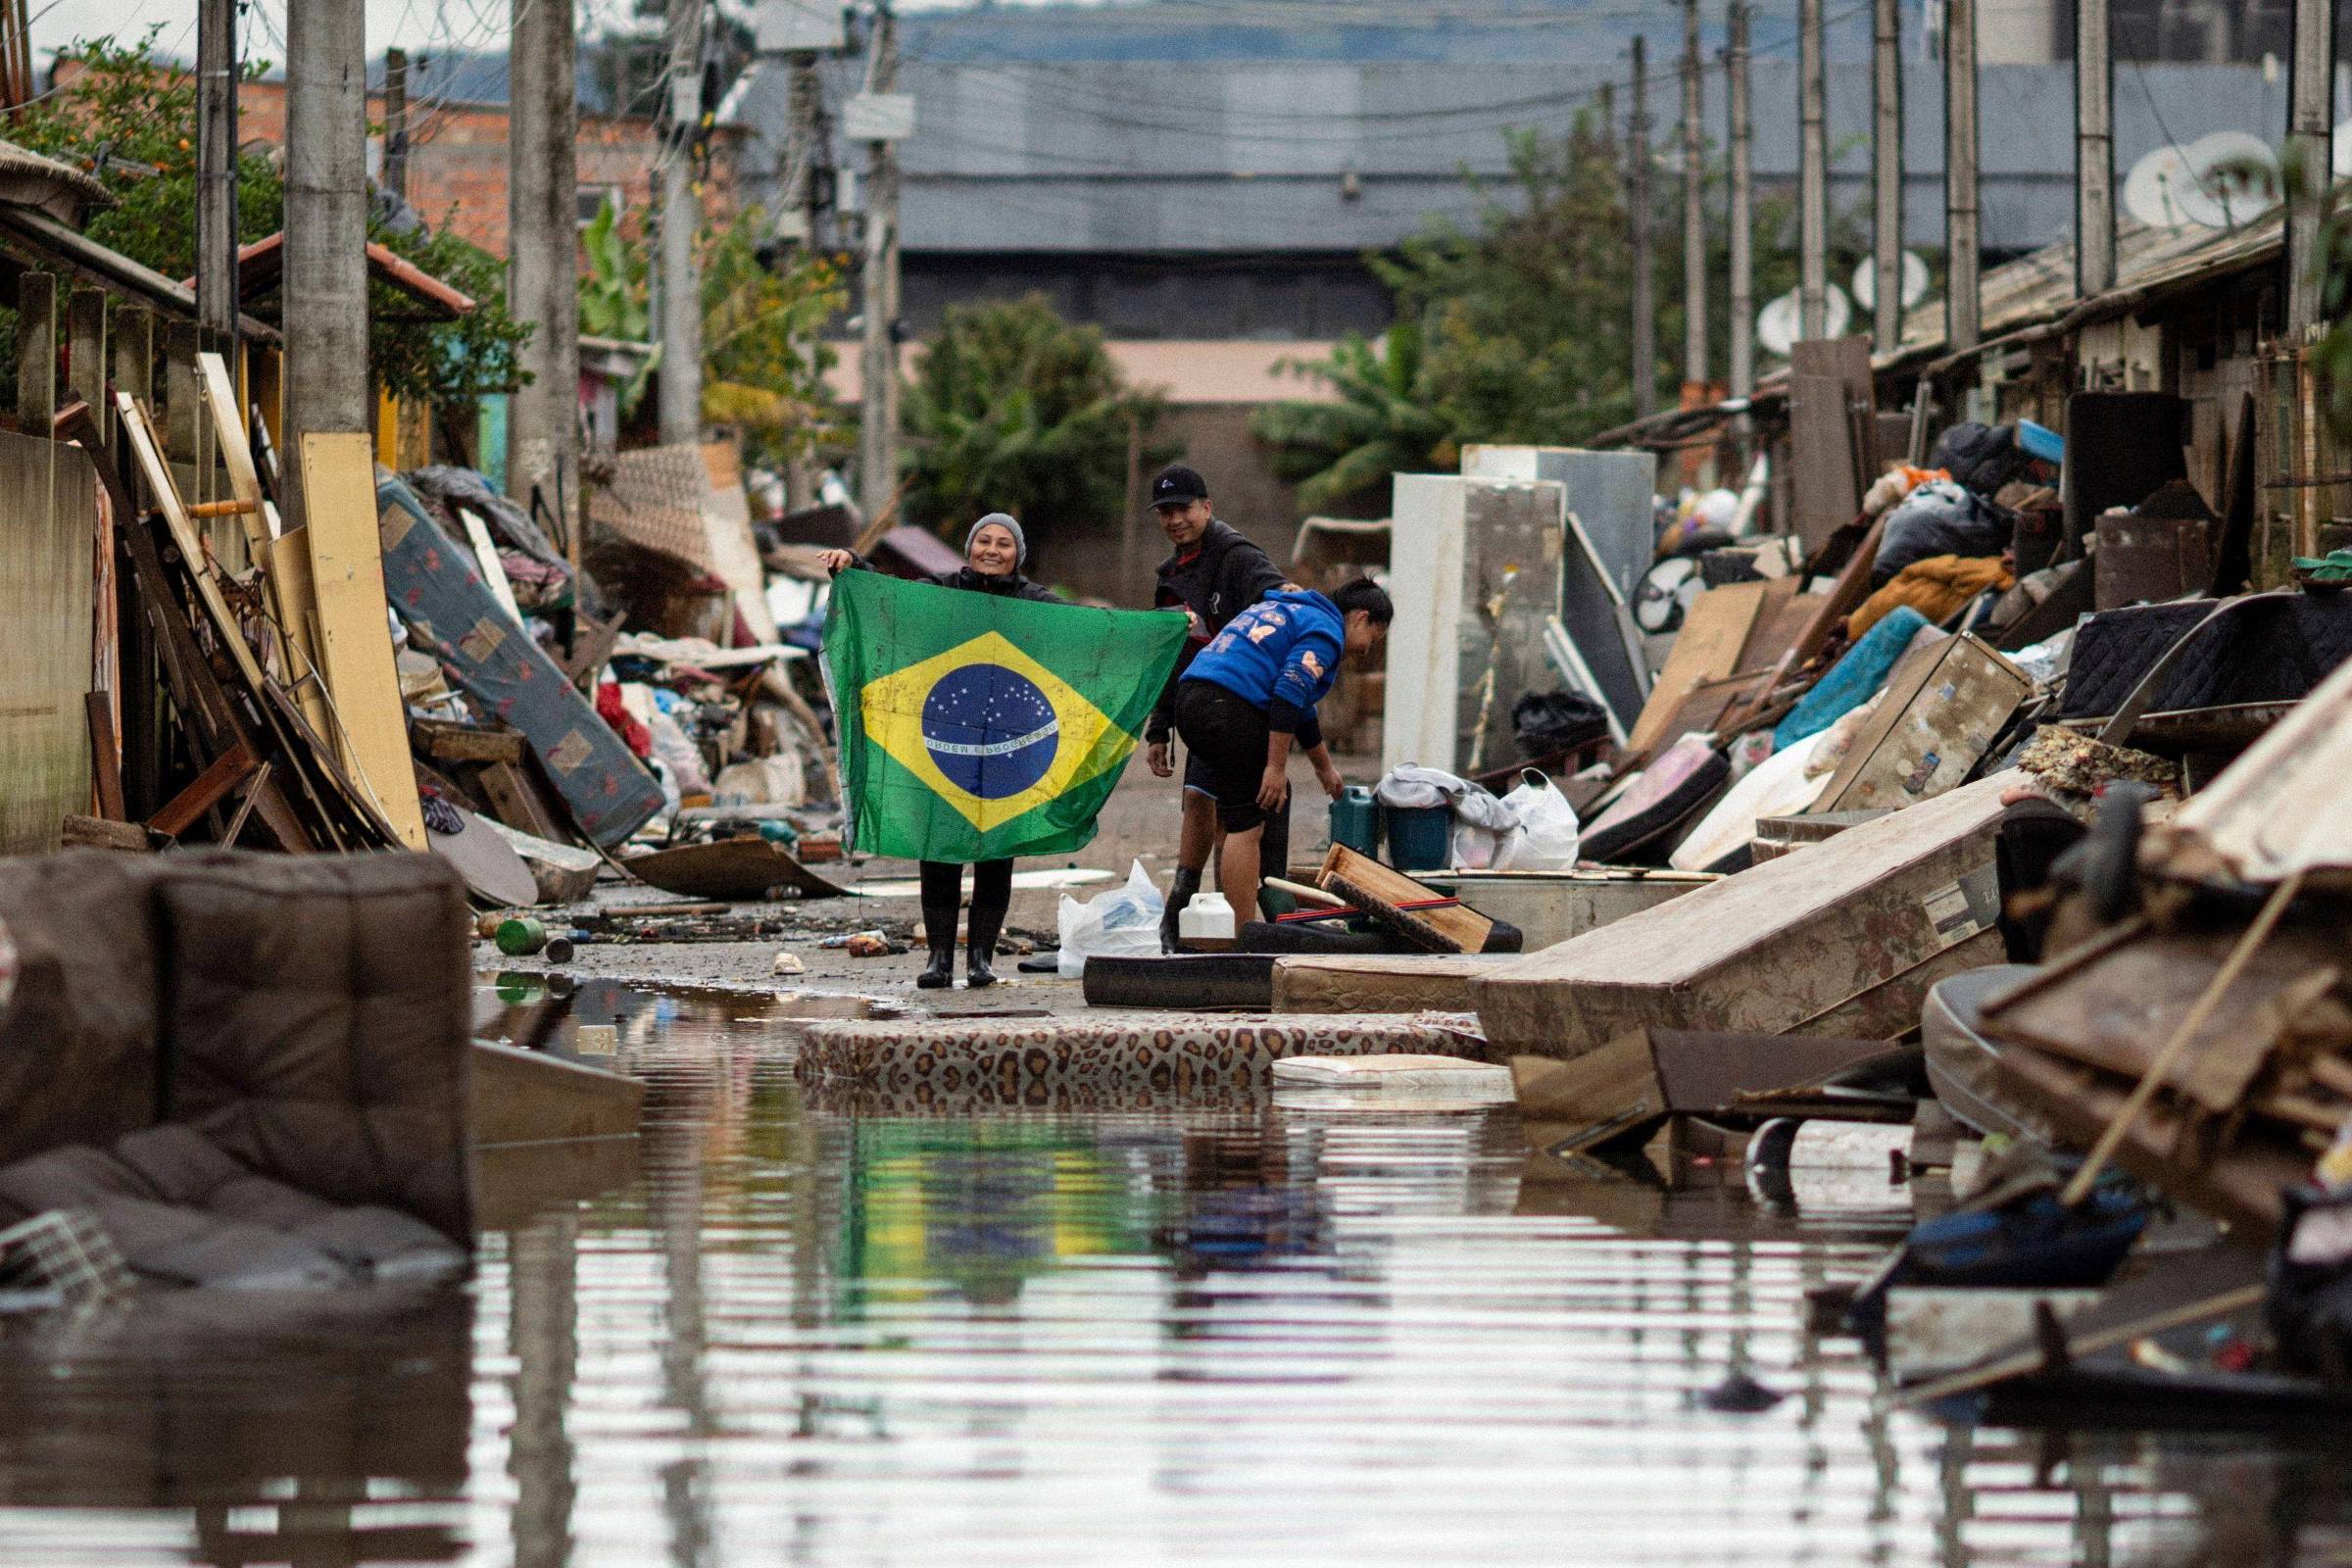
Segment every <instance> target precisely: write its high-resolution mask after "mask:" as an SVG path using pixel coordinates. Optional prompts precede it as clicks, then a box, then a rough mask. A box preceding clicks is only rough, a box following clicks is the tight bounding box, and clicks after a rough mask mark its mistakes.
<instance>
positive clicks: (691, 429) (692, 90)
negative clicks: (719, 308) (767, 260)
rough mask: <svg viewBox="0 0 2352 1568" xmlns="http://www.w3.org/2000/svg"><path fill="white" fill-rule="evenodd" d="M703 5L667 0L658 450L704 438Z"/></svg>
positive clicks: (701, 0) (694, 0)
mask: <svg viewBox="0 0 2352 1568" xmlns="http://www.w3.org/2000/svg"><path fill="white" fill-rule="evenodd" d="M703 6H704V0H669V40H668V41H669V94H668V99H667V106H668V107H667V123H665V124H664V125H663V127H662V129H663V135H662V325H661V334H662V368H661V374H660V381H661V416H662V445H664V446H672V445H676V444H679V443H682V442H689V441H700V440H702V438H703V270H702V267H701V266H700V264H699V263H697V261H696V260H695V254H694V239H695V231H696V230H697V229H698V228H699V227H700V226H701V224H702V216H703V215H702V202H701V200H700V199H699V198H698V196H697V195H696V193H695V178H694V152H695V142H696V139H697V137H698V135H699V133H700V130H701V127H702V119H703Z"/></svg>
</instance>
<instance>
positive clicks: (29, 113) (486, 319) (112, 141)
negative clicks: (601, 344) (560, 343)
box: [5, 25, 531, 399]
mask: <svg viewBox="0 0 2352 1568" xmlns="http://www.w3.org/2000/svg"><path fill="white" fill-rule="evenodd" d="M161 30H162V29H161V26H160V25H158V26H155V27H150V28H148V29H147V31H145V32H144V33H142V34H140V35H139V36H138V37H137V38H136V39H133V40H131V41H129V42H123V41H120V40H118V39H115V38H111V37H110V38H98V39H91V40H85V41H82V42H77V43H74V44H73V45H71V46H70V47H68V48H66V49H64V50H62V51H60V53H59V56H58V70H59V73H60V74H61V75H64V76H65V77H66V78H67V81H66V85H65V87H64V88H63V89H62V90H60V91H57V92H54V93H50V94H48V95H46V96H44V97H40V98H36V99H34V100H33V101H32V102H31V103H28V104H25V105H24V106H22V107H20V108H19V109H17V110H16V111H15V112H14V113H12V114H11V115H10V116H9V117H8V122H7V125H8V128H7V130H6V132H5V134H6V136H7V138H8V139H9V140H11V141H13V142H15V143H16V144H17V145H19V146H21V147H25V148H28V149H30V150H31V151H33V152H37V153H43V154H46V155H47V156H49V157H51V158H55V159H58V160H60V161H61V162H64V163H67V164H71V165H73V167H75V168H77V169H81V170H84V171H86V172H90V173H92V174H94V175H96V176H97V178H98V180H99V181H100V183H102V184H104V185H105V186H106V188H107V190H108V192H109V193H110V194H112V195H113V196H114V197H115V200H116V203H117V205H116V206H114V207H112V208H110V209H107V210H106V211H103V212H99V213H97V214H95V215H93V216H92V218H91V219H90V221H89V223H88V225H87V229H86V232H87V233H88V234H89V236H90V238H92V239H94V240H96V241H98V242H99V243H100V244H102V245H106V246H110V247H112V248H113V249H115V250H118V251H121V252H122V253H123V255H125V256H128V257H129V258H131V259H132V260H133V261H136V262H142V263H144V264H146V265H147V266H149V267H151V268H153V269H155V270H157V271H159V272H161V273H163V274H164V275H165V276H167V277H188V276H190V275H192V274H193V273H194V272H195V270H196V151H195V142H196V80H195V76H194V74H193V73H191V72H189V71H188V70H186V69H185V68H183V67H179V66H174V65H172V64H169V63H167V62H164V61H159V60H157V59H156V58H155V40H156V35H157V34H158V32H160V31H161ZM267 69H268V67H267V63H266V62H261V61H255V62H251V63H249V64H248V66H247V67H246V72H247V75H248V77H249V78H258V77H259V76H260V75H261V74H262V73H264V72H265V71H266V70H267ZM284 221H285V183H284V180H283V178H282V177H281V176H280V174H279V173H278V171H277V169H276V168H275V167H274V165H273V164H272V163H271V161H270V159H269V158H267V157H264V156H261V155H259V154H254V153H246V154H244V155H242V156H241V157H240V158H239V159H238V163H237V238H238V242H239V243H241V244H250V243H252V242H253V241H255V240H257V239H264V238H267V237H268V236H270V234H273V233H275V232H277V231H278V229H279V228H281V227H283V226H284ZM368 237H369V238H370V239H373V240H377V241H379V242H381V243H382V244H383V245H384V246H385V248H387V249H388V250H390V251H392V252H393V253H394V254H395V255H398V256H401V257H403V258H405V259H406V260H408V261H411V262H414V263H415V264H416V265H417V266H418V267H420V268H422V269H423V270H426V271H428V272H430V273H432V274H433V275H434V276H436V277H438V278H440V279H441V280H442V281H443V282H446V283H448V284H450V285H451V286H452V287H455V288H457V289H460V290H462V291H463V292H465V293H466V294H467V295H469V296H471V297H472V299H473V301H474V303H475V309H474V311H473V312H472V314H470V315H468V316H466V317H464V318H462V319H459V320H456V321H421V320H418V319H417V313H416V311H415V310H414V309H412V308H408V307H407V306H406V305H405V303H404V302H403V301H402V299H401V298H400V296H399V295H398V294H397V293H396V292H395V291H393V290H391V289H390V288H389V287H388V286H387V285H385V284H382V283H377V282H371V283H370V285H369V307H370V308H369V311H368V354H369V359H370V361H371V364H372V366H373V368H374V370H375V373H376V375H377V377H378V379H379V380H381V382H382V383H383V385H384V387H385V389H386V390H388V391H390V392H392V393H393V394H395V395H397V396H418V395H430V396H434V397H438V398H445V399H462V398H467V397H474V396H479V395H480V394H482V393H485V392H496V391H505V390H507V389H509V388H511V387H513V386H514V385H515V383H516V381H517V380H518V378H519V377H518V374H517V371H516V368H515V348H516V347H517V346H518V345H520V344H521V343H522V342H524V341H525V340H526V339H527V338H528V337H529V336H530V333H531V328H530V327H529V326H527V325H523V324H520V323H517V322H515V320H514V319H512V318H510V317H509V316H508V315H507V308H506V269H505V268H504V267H503V266H501V265H500V264H499V262H498V261H497V259H496V258H494V257H492V256H490V255H489V254H488V253H487V252H485V251H483V250H481V249H480V248H479V247H477V246H474V245H471V244H469V243H467V242H466V240H464V239H462V238H460V237H459V236H458V235H456V234H454V233H451V232H449V231H448V230H447V229H446V228H443V229H439V230H435V229H432V228H430V227H425V226H411V227H408V228H406V229H404V230H395V229H392V228H390V227H388V226H387V225H385V224H383V223H381V222H380V221H377V220H375V219H373V218H371V220H370V222H369V227H368ZM251 308H252V309H253V310H254V313H255V314H257V315H263V316H267V315H268V314H269V308H268V306H267V304H266V302H262V301H255V302H252V306H251ZM10 325H11V327H12V329H13V325H14V322H13V319H12V320H11V322H10Z"/></svg>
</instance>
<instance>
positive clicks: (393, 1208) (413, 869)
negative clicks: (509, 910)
mask: <svg viewBox="0 0 2352 1568" xmlns="http://www.w3.org/2000/svg"><path fill="white" fill-rule="evenodd" d="M0 908H5V909H6V910H7V915H6V920H7V930H8V934H9V937H10V939H11V940H12V941H13V943H14V945H15V948H16V952H17V961H18V974H17V987H16V992H15V995H14V997H13V999H12V1000H11V1001H10V1002H9V1003H8V1005H7V1006H6V1008H5V1010H4V1011H0V1103H6V1104H8V1105H9V1106H10V1107H11V1112H12V1113H11V1115H10V1116H9V1117H8V1118H7V1120H6V1122H5V1125H0V1209H4V1210H6V1211H7V1212H6V1216H5V1217H6V1218H7V1219H16V1218H20V1217H23V1216H24V1214H25V1212H27V1211H28V1210H30V1209H37V1208H41V1207H49V1206H74V1207H88V1208H92V1209H94V1210H95V1211H96V1212H97V1213H98V1215H99V1217H100V1220H101V1222H102V1224H104V1225H105V1226H106V1228H107V1230H108V1232H109V1234H110V1235H111V1236H112V1237H113V1239H114V1240H115V1242H116V1245H117V1246H118V1247H119V1248H120V1249H121V1250H122V1251H123V1255H124V1257H125V1259H126V1261H128V1263H129V1264H130V1266H131V1268H132V1269H133V1270H134V1271H135V1272H137V1273H139V1274H140V1275H142V1276H144V1277H147V1278H151V1279H159V1280H168V1281H172V1282H176V1283H209V1282H240V1283H246V1284H253V1283H261V1282H264V1281H269V1282H276V1283H285V1282H291V1281H297V1280H299V1281H302V1282H306V1283H321V1282H346V1281H353V1280H359V1279H364V1278H368V1277H374V1276H378V1275H381V1274H384V1273H388V1272H405V1271H409V1270H411V1269H414V1268H420V1267H439V1266H441V1264H448V1265H451V1266H462V1264H463V1260H464V1254H465V1252H466V1250H467V1249H468V1248H470V1246H471V1244H472V1234H473V1223H472V1218H473V1217H472V1167H471V1158H470V1147H469V1145H470V1140H469V1138H468V1135H467V1126H466V1114H467V1069H468V1055H467V1053H468V1050H469V1048H468V1045H467V1040H466V1034H467V1023H468V1019H469V1005H468V1004H469V998H468V993H469V990H470V976H469V974H468V972H467V967H466V953H467V939H468V927H467V916H466V903H465V895H464V890H463V888H462V887H461V885H460V884H459V881H458V878H457V875H456V873H455V872H454V871H453V870H452V869H451V868H450V867H448V866H447V865H446V864H444V863H443V862H442V861H440V860H439V859H437V858H433V857H430V856H415V855H405V854H394V855H378V856H350V857H309V856H305V857H281V856H269V855H259V854H250V853H233V852H225V851H189V852H185V853H181V854H177V855H172V856H158V857H129V856H119V855H111V854H108V853H106V852H103V851H89V850H84V851H69V852H65V853H62V854H59V855H53V856H43V857H38V858H26V859H16V860H6V861H0ZM257 1233H258V1234H257ZM436 1256H437V1257H438V1258H439V1259H440V1263H438V1264H437V1263H434V1262H433V1261H432V1260H433V1258H434V1257H436Z"/></svg>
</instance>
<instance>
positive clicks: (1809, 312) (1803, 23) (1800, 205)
mask: <svg viewBox="0 0 2352 1568" xmlns="http://www.w3.org/2000/svg"><path fill="white" fill-rule="evenodd" d="M1821 25H1822V24H1821V0H1797V6H1796V32H1797V47H1796V56H1797V66H1796V74H1797V155H1796V251H1797V278H1796V290H1797V293H1796V302H1797V319H1798V322H1799V327H1798V331H1797V336H1799V337H1804V338H1816V337H1826V336H1828V335H1829V330H1830V124H1829V119H1830V108H1829V105H1830V84H1829V77H1828V73H1827V71H1826V69H1825V68H1824V66H1823V64H1822V34H1821Z"/></svg>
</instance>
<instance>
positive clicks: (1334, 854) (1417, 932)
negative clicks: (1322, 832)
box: [1316, 844, 1495, 953]
mask: <svg viewBox="0 0 2352 1568" xmlns="http://www.w3.org/2000/svg"><path fill="white" fill-rule="evenodd" d="M1316 880H1317V882H1318V884H1319V885H1320V886H1321V887H1322V888H1323V890H1324V891H1325V892H1327V893H1336V894H1338V895H1339V896H1340V897H1342V898H1344V899H1346V900H1347V901H1348V903H1350V904H1353V905H1355V906H1357V907H1360V908H1361V909H1362V910H1363V911H1364V914H1365V916H1366V917H1367V918H1369V919H1371V920H1373V921H1374V922H1375V923H1377V924H1379V925H1382V926H1385V927H1387V928H1388V929H1390V930H1392V931H1395V932H1396V933H1397V935H1398V936H1401V937H1403V938H1404V939H1405V940H1406V941H1408V942H1411V943H1413V944H1414V945H1416V946H1418V947H1421V948H1425V949H1427V950H1429V951H1430V952H1433V953H1478V952H1480V951H1482V950H1483V949H1485V947H1486V945H1487V938H1488V936H1489V935H1490V934H1492V933H1493V931H1494V929H1495V922H1494V921H1493V920H1491V919H1489V918H1487V916H1485V915H1483V914H1481V913H1479V912H1478V911H1477V910H1476V909H1472V908H1467V907H1462V906H1460V905H1455V906H1452V907H1446V908H1437V909H1406V908H1401V907H1399V906H1403V905H1411V904H1418V903H1420V902H1422V901H1424V900H1427V899H1435V898H1439V897H1442V895H1440V894H1439V893H1438V892H1437V891H1436V890H1434V889H1432V888H1428V887H1425V886H1423V885H1422V884H1421V883H1419V882H1416V881H1414V880H1413V879H1412V878H1411V877H1409V876H1406V875H1405V874H1404V873H1403V872H1401V871H1396V870H1391V869H1390V868H1389V867H1388V866H1385V865H1383V864H1381V863H1380V862H1379V861H1378V860H1375V859H1373V858H1371V857H1370V856H1368V855H1358V854H1356V852H1355V851H1353V850H1351V849H1349V848H1348V846H1347V845H1345V844H1334V845H1333V846H1332V847H1331V853H1330V854H1329V855H1327V856H1325V857H1324V858H1323V871H1322V875H1321V876H1319V877H1318V878H1317V879H1316Z"/></svg>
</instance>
